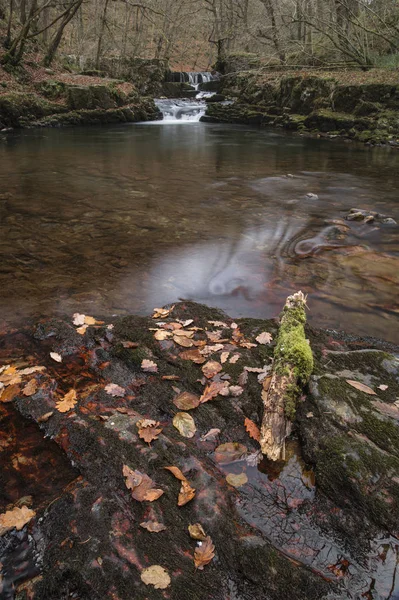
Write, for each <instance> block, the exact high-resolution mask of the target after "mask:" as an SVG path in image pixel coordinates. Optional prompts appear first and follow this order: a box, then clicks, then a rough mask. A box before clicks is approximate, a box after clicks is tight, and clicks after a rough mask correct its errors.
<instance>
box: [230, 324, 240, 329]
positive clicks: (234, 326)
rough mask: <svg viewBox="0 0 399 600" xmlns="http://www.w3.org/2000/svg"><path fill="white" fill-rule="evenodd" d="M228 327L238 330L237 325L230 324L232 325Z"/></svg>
mask: <svg viewBox="0 0 399 600" xmlns="http://www.w3.org/2000/svg"><path fill="white" fill-rule="evenodd" d="M230 327H231V329H238V325H237V323H232V324H231V325H230Z"/></svg>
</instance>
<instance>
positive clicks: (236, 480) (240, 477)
mask: <svg viewBox="0 0 399 600" xmlns="http://www.w3.org/2000/svg"><path fill="white" fill-rule="evenodd" d="M226 481H227V483H229V484H230V485H232V486H233V487H235V488H238V487H241V486H242V485H245V484H246V483H248V477H247V476H246V474H245V473H240V474H237V475H236V474H235V473H229V474H228V475H227V477H226Z"/></svg>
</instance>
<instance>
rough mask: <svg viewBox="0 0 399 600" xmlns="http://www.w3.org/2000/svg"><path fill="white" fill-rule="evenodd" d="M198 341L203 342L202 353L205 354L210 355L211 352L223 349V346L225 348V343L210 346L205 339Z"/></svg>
mask: <svg viewBox="0 0 399 600" xmlns="http://www.w3.org/2000/svg"><path fill="white" fill-rule="evenodd" d="M196 343H197V344H202V345H203V346H204V347H203V348H202V350H200V352H201V354H203V355H204V356H209V355H210V354H215V353H216V352H220V350H223V348H224V346H223V344H215V345H214V346H208V345H207V344H206V343H205V342H203V341H200V342H196ZM204 344H205V345H204Z"/></svg>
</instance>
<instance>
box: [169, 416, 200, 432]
mask: <svg viewBox="0 0 399 600" xmlns="http://www.w3.org/2000/svg"><path fill="white" fill-rule="evenodd" d="M173 426H174V427H176V429H177V430H178V431H179V433H180V435H182V436H183V437H185V438H192V437H193V436H194V435H195V432H196V431H197V428H196V426H195V422H194V419H193V418H192V416H191V415H189V414H188V413H187V412H178V413H176V414H175V416H174V417H173Z"/></svg>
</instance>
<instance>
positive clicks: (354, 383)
mask: <svg viewBox="0 0 399 600" xmlns="http://www.w3.org/2000/svg"><path fill="white" fill-rule="evenodd" d="M346 383H349V385H351V386H352V387H354V388H356V389H357V390H359V391H360V392H364V393H365V394H370V396H376V395H377V394H376V393H375V391H374V390H372V389H371V388H370V387H369V386H368V385H365V384H364V383H360V381H353V380H352V379H347V380H346Z"/></svg>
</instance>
